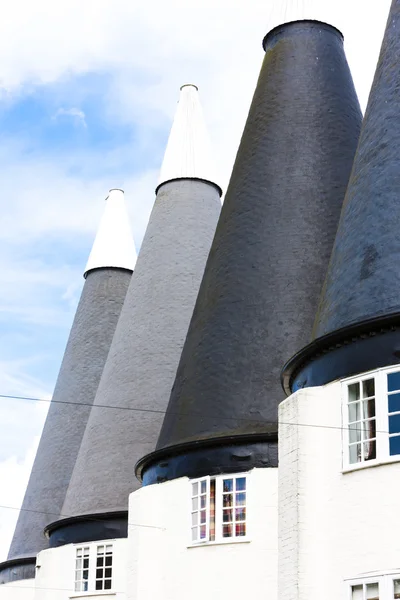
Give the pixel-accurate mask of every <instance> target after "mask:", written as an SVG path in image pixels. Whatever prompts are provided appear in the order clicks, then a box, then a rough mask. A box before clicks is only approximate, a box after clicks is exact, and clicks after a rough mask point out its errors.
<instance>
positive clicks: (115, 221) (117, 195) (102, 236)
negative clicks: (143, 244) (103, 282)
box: [84, 189, 137, 277]
mask: <svg viewBox="0 0 400 600" xmlns="http://www.w3.org/2000/svg"><path fill="white" fill-rule="evenodd" d="M136 258H137V255H136V249H135V243H134V241H133V236H132V232H131V227H130V224H129V217H128V214H127V211H126V206H125V199H124V192H123V191H122V190H117V189H113V190H110V193H109V195H108V197H107V198H106V209H105V211H104V214H103V217H102V219H101V221H100V226H99V229H98V231H97V234H96V238H95V240H94V244H93V247H92V251H91V253H90V255H89V260H88V262H87V265H86V269H85V273H84V277H86V276H87V274H88V272H89V271H92V270H93V269H101V268H107V267H113V268H116V269H128V270H129V271H133V269H134V268H135V264H136Z"/></svg>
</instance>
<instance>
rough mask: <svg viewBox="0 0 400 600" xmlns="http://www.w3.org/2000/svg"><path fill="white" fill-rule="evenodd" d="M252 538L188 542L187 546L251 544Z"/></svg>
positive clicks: (189, 547)
mask: <svg viewBox="0 0 400 600" xmlns="http://www.w3.org/2000/svg"><path fill="white" fill-rule="evenodd" d="M250 542H251V539H249V538H243V539H240V540H239V539H235V540H231V539H229V540H219V541H217V542H200V543H198V544H188V545H187V548H188V549H191V548H205V547H209V546H226V544H250Z"/></svg>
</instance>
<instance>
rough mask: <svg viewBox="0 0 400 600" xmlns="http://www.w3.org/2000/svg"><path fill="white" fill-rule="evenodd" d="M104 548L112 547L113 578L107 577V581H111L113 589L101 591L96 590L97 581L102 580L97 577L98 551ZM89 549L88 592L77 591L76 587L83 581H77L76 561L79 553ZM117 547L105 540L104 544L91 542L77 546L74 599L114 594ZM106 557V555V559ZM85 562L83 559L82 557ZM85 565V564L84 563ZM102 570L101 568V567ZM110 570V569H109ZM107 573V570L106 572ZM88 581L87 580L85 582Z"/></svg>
mask: <svg viewBox="0 0 400 600" xmlns="http://www.w3.org/2000/svg"><path fill="white" fill-rule="evenodd" d="M102 546H103V547H104V549H105V548H106V547H110V546H111V556H112V565H111V578H109V577H107V579H111V588H110V589H104V587H103V588H102V589H101V590H96V581H98V580H100V578H99V579H98V578H97V577H96V570H97V556H98V554H97V550H98V548H100V547H102ZM87 548H88V549H89V554H88V558H89V577H88V579H87V582H88V589H87V590H77V589H76V585H77V583H78V582H81V581H83V580H82V579H80V580H79V581H78V580H77V579H76V574H77V568H76V560H77V559H78V558H80V557H78V551H79V550H82V552H83V551H84V550H86V549H87ZM114 552H115V546H114V544H113V541H110V540H105V541H104V542H101V541H100V542H91V543H88V544H77V545H76V546H75V547H74V585H73V590H74V592H73V597H75V596H85V595H89V596H93V595H96V594H105V593H113V590H114V561H115V554H114ZM105 556H106V555H105V554H104V557H105ZM82 560H83V557H82ZM104 561H105V558H104ZM82 564H83V563H82ZM99 568H100V567H99ZM102 568H103V570H104V569H105V568H106V566H105V564H104V566H103V567H102ZM107 568H109V567H107ZM104 573H105V570H104ZM105 579H106V578H105V577H103V578H102V579H101V581H103V583H104V581H105ZM85 581H86V580H85Z"/></svg>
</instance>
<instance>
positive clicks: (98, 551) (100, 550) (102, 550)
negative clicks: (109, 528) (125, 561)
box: [97, 546, 104, 554]
mask: <svg viewBox="0 0 400 600" xmlns="http://www.w3.org/2000/svg"><path fill="white" fill-rule="evenodd" d="M97 554H104V546H97Z"/></svg>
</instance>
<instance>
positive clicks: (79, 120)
mask: <svg viewBox="0 0 400 600" xmlns="http://www.w3.org/2000/svg"><path fill="white" fill-rule="evenodd" d="M60 117H70V118H71V119H72V120H73V121H74V122H75V123H76V124H78V125H81V126H82V127H87V123H86V117H85V113H84V112H83V110H81V109H80V108H59V109H58V110H57V112H56V114H55V115H54V116H53V119H54V120H57V119H58V118H60Z"/></svg>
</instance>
